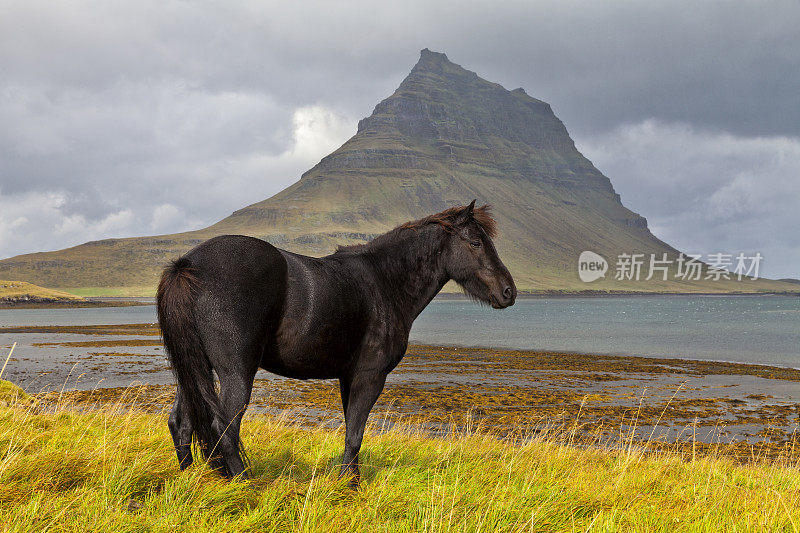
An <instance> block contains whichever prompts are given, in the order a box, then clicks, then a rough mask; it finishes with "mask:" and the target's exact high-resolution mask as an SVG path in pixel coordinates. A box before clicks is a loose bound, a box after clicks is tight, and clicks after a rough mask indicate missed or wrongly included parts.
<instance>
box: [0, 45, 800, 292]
mask: <svg viewBox="0 0 800 533" xmlns="http://www.w3.org/2000/svg"><path fill="white" fill-rule="evenodd" d="M473 198H476V199H477V200H478V202H479V204H482V203H489V204H492V205H493V206H494V213H495V215H496V218H497V220H498V223H499V227H500V236H499V238H498V239H497V248H498V250H499V252H500V255H501V257H502V258H503V260H504V262H505V263H506V265H507V266H508V267H509V270H510V271H511V273H512V274H513V275H514V277H515V279H516V281H517V285H518V287H519V289H520V290H521V291H543V290H565V291H579V290H624V291H668V292H673V291H678V292H727V291H742V292H757V291H786V290H789V291H791V290H795V291H796V290H797V286H796V285H789V284H783V283H780V282H774V281H769V280H759V281H756V282H752V281H746V282H733V281H730V282H725V281H721V282H713V281H705V280H703V281H695V282H689V281H680V280H674V279H670V280H669V281H649V282H647V281H615V280H613V279H611V276H610V275H608V276H607V278H606V279H601V280H598V281H595V282H593V283H591V284H587V283H583V282H582V281H580V280H579V278H578V275H577V262H578V256H579V254H580V253H581V252H582V251H584V250H591V251H594V252H596V253H599V254H601V255H603V256H604V257H605V258H607V259H608V261H609V263H611V265H612V268H613V264H614V262H615V258H616V257H617V256H618V255H619V254H621V253H631V252H637V253H645V254H650V253H655V254H657V255H658V257H660V256H661V254H663V253H667V254H668V256H669V257H670V258H675V257H676V255H677V254H678V251H677V250H675V249H674V248H672V247H671V246H669V245H668V244H666V243H664V242H662V241H660V240H659V239H658V238H656V237H655V236H654V235H653V234H652V233H650V231H649V230H648V228H647V221H646V220H645V219H644V218H643V217H642V216H640V215H639V214H637V213H634V212H633V211H631V210H629V209H628V208H626V207H625V206H624V205H622V203H621V201H620V197H619V195H618V194H616V192H615V191H614V188H613V187H612V185H611V182H610V180H609V179H608V178H607V177H605V176H604V175H603V174H602V173H601V172H600V171H599V170H597V169H596V168H595V167H594V165H592V163H591V161H589V160H588V159H586V158H585V157H583V155H581V153H580V152H578V150H577V149H576V148H575V144H574V142H573V141H572V139H571V138H570V136H569V134H568V133H567V129H566V128H565V127H564V124H562V123H561V121H560V120H559V119H558V118H557V117H556V116H555V114H554V113H553V110H552V109H551V108H550V105H549V104H547V103H545V102H543V101H541V100H537V99H536V98H533V97H531V96H529V95H527V94H526V93H525V91H524V90H523V89H521V88H520V89H514V90H513V91H508V90H506V89H504V88H503V87H502V86H500V85H498V84H496V83H492V82H489V81H486V80H484V79H482V78H480V77H478V75H477V74H475V73H474V72H471V71H469V70H466V69H464V68H462V67H461V66H459V65H456V64H454V63H452V62H451V61H449V60H448V58H447V56H445V55H444V54H442V53H436V52H431V51H430V50H428V49H425V50H422V52H421V55H420V59H419V62H418V63H417V64H416V65H415V66H414V68H413V69H412V70H411V72H410V73H409V75H408V76H407V77H406V78H405V79H404V80H403V81H402V83H401V84H400V86H399V87H398V88H397V90H396V91H395V92H394V94H392V95H391V96H389V97H388V98H386V99H385V100H383V101H382V102H380V103H379V104H378V105H377V106H376V107H375V110H374V111H373V113H372V114H371V115H370V116H369V117H367V118H365V119H363V120H361V121H360V122H359V124H358V131H357V133H356V134H355V135H354V136H353V137H352V138H350V139H349V140H348V141H347V142H345V143H344V144H343V145H342V146H341V147H340V148H339V149H337V150H336V151H334V152H333V153H331V154H330V155H328V156H326V157H324V158H323V159H322V160H321V161H320V162H319V163H318V164H317V165H316V166H314V167H313V168H312V169H310V170H309V171H307V172H306V173H304V174H303V175H302V177H301V178H300V180H298V181H297V182H296V183H294V184H293V185H292V186H290V187H288V188H287V189H285V190H283V191H281V192H279V193H278V194H276V195H275V196H273V197H271V198H268V199H266V200H263V201H261V202H258V203H255V204H252V205H250V206H247V207H245V208H243V209H240V210H238V211H236V212H234V213H233V214H232V215H231V216H229V217H227V218H225V219H223V220H221V221H219V222H217V223H216V224H214V225H213V226H210V227H208V228H204V229H201V230H197V231H191V232H186V233H179V234H174V235H162V236H156V237H137V238H129V239H106V240H102V241H94V242H89V243H86V244H83V245H80V246H76V247H73V248H68V249H66V250H60V251H56V252H46V253H35V254H27V255H21V256H17V257H13V258H10V259H5V260H3V261H0V276H2V277H6V278H13V279H24V280H27V281H30V282H33V283H37V284H43V285H46V286H49V287H58V288H67V289H70V290H74V291H76V292H78V293H80V294H93V295H97V294H115V293H116V294H120V293H122V294H152V292H153V289H154V287H155V285H156V283H157V280H158V276H159V273H160V270H161V268H162V265H163V264H164V263H165V262H166V261H167V260H169V259H171V258H174V257H176V256H178V255H179V254H180V253H182V252H184V251H186V250H188V249H189V248H191V247H192V246H194V245H196V244H198V243H200V242H202V241H203V240H205V239H208V238H210V237H212V236H214V235H221V234H226V233H239V234H246V235H252V236H255V237H260V238H263V239H265V240H267V241H269V242H271V243H273V244H275V245H276V246H279V247H282V248H285V249H288V250H291V251H295V252H299V253H304V254H309V255H324V254H327V253H330V252H332V251H334V250H335V249H336V247H337V246H338V245H346V244H355V243H363V242H365V241H368V240H369V239H371V238H372V237H374V236H375V235H377V234H380V233H382V232H385V231H387V230H388V229H390V228H392V227H394V226H396V225H397V224H400V223H402V222H405V221H408V220H413V219H417V218H421V217H423V216H425V215H428V214H431V213H434V212H437V211H441V210H443V209H445V208H447V207H450V206H453V205H460V204H465V203H468V202H469V201H471V200H472V199H473Z"/></svg>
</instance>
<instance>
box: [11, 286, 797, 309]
mask: <svg viewBox="0 0 800 533" xmlns="http://www.w3.org/2000/svg"><path fill="white" fill-rule="evenodd" d="M670 296H696V297H709V298H710V297H745V298H755V297H759V296H783V297H795V298H800V291H798V292H790V291H784V292H648V291H604V290H582V291H541V292H521V293H519V294H517V299H518V300H542V299H570V298H620V297H623V298H642V297H670ZM433 301H472V298H470V297H469V296H467V295H465V294H463V293H460V292H442V293H439V294H437V295H436V296H435V297H434V298H433ZM137 305H155V297H151V296H113V297H109V296H97V297H91V298H90V299H87V300H56V301H47V300H40V301H35V300H25V301H19V300H14V301H7V300H6V301H4V300H0V310H2V309H70V308H76V309H79V308H91V307H129V306H137Z"/></svg>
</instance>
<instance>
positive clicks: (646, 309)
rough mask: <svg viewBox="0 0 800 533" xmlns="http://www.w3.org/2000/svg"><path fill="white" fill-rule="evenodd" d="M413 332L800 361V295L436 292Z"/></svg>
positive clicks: (418, 337) (93, 315)
mask: <svg viewBox="0 0 800 533" xmlns="http://www.w3.org/2000/svg"><path fill="white" fill-rule="evenodd" d="M155 321H156V314H155V307H154V306H141V307H106V308H96V309H17V310H11V309H3V310H0V327H9V326H31V325H86V324H124V323H145V322H155ZM52 337H53V336H52V335H42V334H13V335H8V334H0V346H6V345H10V344H11V343H12V342H14V341H21V343H29V342H47V341H52V340H53V338H52ZM57 337H58V338H56V340H58V339H59V338H60V339H66V338H67V337H70V338H71V337H72V336H69V335H66V336H65V335H58V336H57ZM81 338H82V339H83V340H85V339H86V338H87V337H86V336H81ZM76 339H77V337H76ZM410 340H411V342H412V343H423V344H441V345H459V346H485V347H496V348H516V349H530V350H551V351H564V352H580V353H597V354H618V355H641V356H648V357H677V358H687V359H710V360H721V361H733V362H740V363H757V364H769V365H778V366H788V367H800V298H797V297H785V296H682V295H681V296H636V297H624V296H620V297H604V298H578V297H575V298H547V299H539V298H537V299H520V300H518V301H517V303H516V305H514V306H513V307H510V308H508V309H504V310H501V311H497V310H494V309H491V308H488V307H483V306H480V305H478V304H475V303H473V302H471V301H467V300H436V301H434V302H432V303H431V304H430V305H429V306H428V308H427V309H426V310H425V311H424V312H423V313H422V314H421V315H420V317H419V318H418V319H417V321H416V323H415V324H414V327H413V329H412V330H411V337H410Z"/></svg>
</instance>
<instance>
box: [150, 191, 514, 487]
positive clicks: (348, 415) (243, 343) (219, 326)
mask: <svg viewBox="0 0 800 533" xmlns="http://www.w3.org/2000/svg"><path fill="white" fill-rule="evenodd" d="M474 206H475V201H474V200H473V202H472V203H471V204H470V205H469V206H462V207H454V208H451V209H448V210H446V211H443V212H441V213H438V214H435V215H431V216H429V217H427V218H423V219H421V220H418V221H416V222H409V223H406V224H403V225H402V226H399V227H397V228H395V229H393V230H392V231H389V232H388V233H385V234H383V235H380V236H378V237H376V238H375V239H374V240H372V241H371V242H369V243H367V244H364V245H357V246H348V247H343V248H340V249H339V250H338V251H337V252H336V253H334V254H332V255H329V256H327V257H322V258H313V257H306V256H303V255H298V254H293V253H290V252H287V251H284V250H280V249H278V248H275V247H274V246H272V245H271V244H269V243H267V242H265V241H262V240H259V239H255V238H252V237H244V236H237V235H225V236H221V237H215V238H213V239H210V240H208V241H206V242H204V243H202V244H200V245H198V246H197V247H195V248H194V249H193V250H191V251H189V252H188V253H187V254H186V255H184V256H183V257H181V258H180V259H178V260H176V261H175V262H173V263H172V264H171V265H169V266H168V267H167V268H166V269H165V270H164V273H163V275H162V277H161V282H160V284H159V286H158V297H157V303H158V321H159V324H160V325H161V332H162V335H163V339H164V346H165V347H166V351H167V354H168V356H169V359H170V361H171V363H172V369H173V372H174V374H175V378H176V380H177V382H178V391H177V396H176V398H175V405H174V407H173V409H172V413H171V415H170V417H169V429H170V432H171V433H172V438H173V440H174V442H175V449H176V452H177V454H178V461H179V463H180V466H181V468H182V469H183V468H186V467H187V466H189V465H190V464H191V463H192V452H191V441H192V435H193V434H194V435H195V436H196V438H197V441H198V443H199V446H200V450H201V452H202V453H203V455H204V456H206V457H207V458H208V459H209V462H210V463H211V465H212V466H213V467H214V468H216V469H217V470H219V471H220V472H221V473H222V474H223V475H225V476H227V477H231V478H233V477H237V476H240V477H241V478H246V477H247V469H246V466H245V461H244V460H243V459H242V456H241V455H240V451H242V449H241V446H240V442H239V428H240V425H241V421H242V415H243V414H244V411H245V409H246V408H247V404H248V402H249V401H250V394H251V391H252V388H253V379H254V377H255V374H256V371H257V370H258V369H259V367H260V368H264V369H266V370H268V371H270V372H274V373H276V374H280V375H282V376H287V377H291V378H297V379H332V378H336V379H338V380H339V386H340V389H341V394H342V405H343V407H344V416H345V428H346V437H345V449H344V455H343V457H342V468H341V475H343V476H352V480H353V483H358V478H359V472H358V451H359V449H360V448H361V441H362V439H363V437H364V426H365V424H366V422H367V417H368V416H369V412H370V410H371V409H372V406H373V405H374V404H375V401H376V400H377V399H378V396H379V395H380V393H381V391H382V390H383V386H384V383H385V381H386V376H387V375H388V374H389V372H391V371H392V369H394V367H395V366H397V364H398V363H399V362H400V360H401V359H402V358H403V355H404V354H405V352H406V347H407V344H408V333H409V330H410V329H411V323H412V322H413V321H414V319H415V318H416V317H417V315H419V314H420V312H422V310H423V309H424V308H425V306H427V305H428V303H429V302H430V301H431V300H432V299H433V297H434V296H435V295H436V293H438V292H439V291H440V290H441V288H442V287H443V286H444V284H445V283H446V282H447V281H448V280H451V279H452V280H455V281H456V282H457V283H459V284H460V285H461V286H462V287H463V288H464V289H465V291H466V292H467V293H468V294H469V295H470V296H472V297H473V298H475V299H476V300H478V301H480V302H484V303H488V304H491V305H492V307H494V308H496V309H502V308H504V307H508V306H510V305H512V304H513V303H514V299H515V298H516V295H517V289H516V287H515V285H514V280H513V279H512V278H511V275H510V274H509V272H508V270H507V269H506V267H505V266H504V265H503V263H502V262H501V261H500V258H499V257H498V256H497V252H496V250H495V248H494V245H493V244H492V240H491V238H492V237H493V236H494V235H495V221H494V220H493V219H492V218H491V216H490V213H489V206H483V207H480V208H475V207H474ZM212 371H214V372H216V374H217V377H218V378H219V381H220V394H219V395H217V393H216V390H215V383H214V377H213V374H212Z"/></svg>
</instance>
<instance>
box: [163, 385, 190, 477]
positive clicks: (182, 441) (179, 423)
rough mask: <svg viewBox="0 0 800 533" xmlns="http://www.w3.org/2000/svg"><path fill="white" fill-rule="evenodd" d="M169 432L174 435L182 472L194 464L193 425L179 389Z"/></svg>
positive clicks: (173, 438) (171, 414) (168, 422)
mask: <svg viewBox="0 0 800 533" xmlns="http://www.w3.org/2000/svg"><path fill="white" fill-rule="evenodd" d="M167 425H168V426H169V432H170V433H172V442H173V443H175V453H177V455H178V464H179V465H180V468H181V470H183V469H184V468H186V467H188V466H189V465H191V464H192V424H191V422H190V421H189V413H187V412H186V402H185V400H184V399H183V394H181V389H180V387H178V392H177V393H176V394H175V403H174V404H173V406H172V412H171V413H170V415H169V420H168V421H167Z"/></svg>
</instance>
